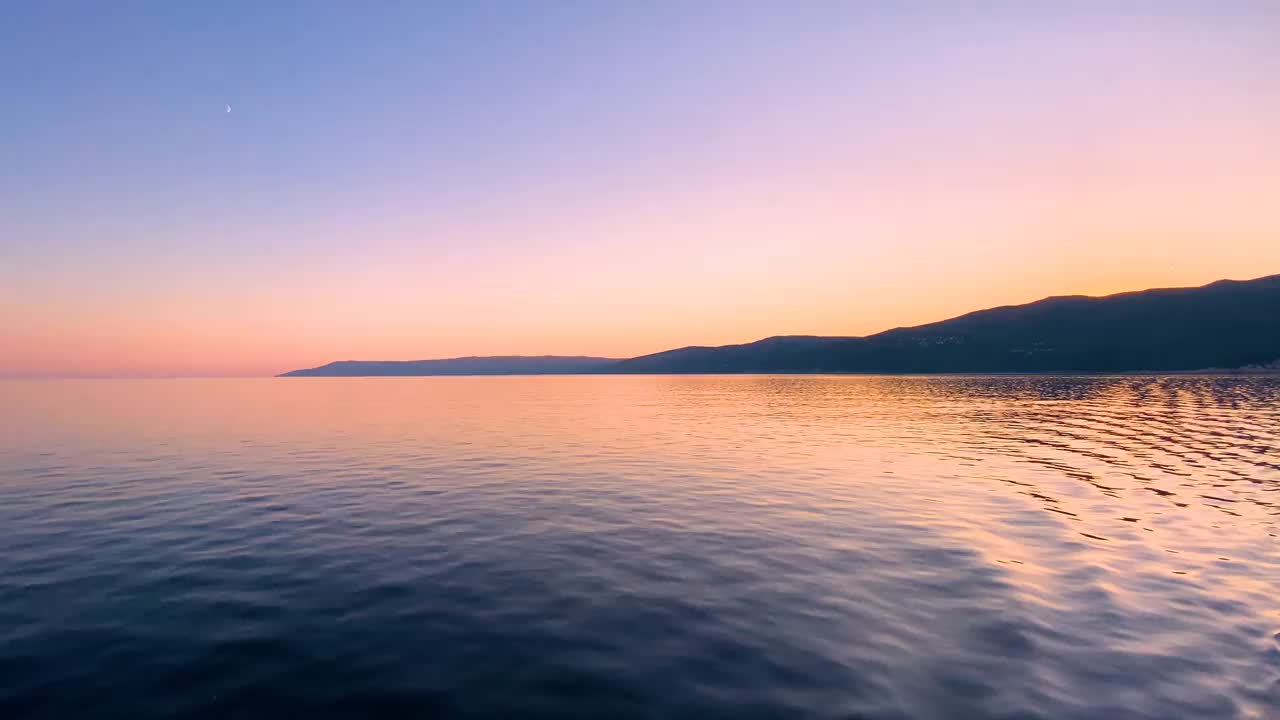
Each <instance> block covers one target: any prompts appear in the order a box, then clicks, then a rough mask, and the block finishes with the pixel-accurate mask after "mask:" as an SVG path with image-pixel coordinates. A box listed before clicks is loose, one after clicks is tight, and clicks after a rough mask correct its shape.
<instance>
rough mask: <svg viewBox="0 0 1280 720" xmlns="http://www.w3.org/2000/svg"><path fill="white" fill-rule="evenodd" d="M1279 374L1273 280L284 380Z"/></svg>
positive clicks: (383, 364)
mask: <svg viewBox="0 0 1280 720" xmlns="http://www.w3.org/2000/svg"><path fill="white" fill-rule="evenodd" d="M1199 370H1236V371H1246V372H1248V371H1253V372H1267V371H1277V370H1280V275H1271V276H1268V277H1263V278H1258V279H1256V280H1247V281H1234V280H1221V281H1218V282H1215V283H1210V284H1208V285H1204V286H1201V287H1194V288H1162V289H1155V290H1143V291H1139V292H1128V293H1120V294H1116V295H1107V296H1105V297H1086V296H1066V297H1051V298H1047V299H1044V300H1040V301H1037V302H1033V303H1027V304H1025V305H1010V306H1005V307H998V308H991V309H987V310H979V311H977V312H972V313H969V314H966V315H961V316H959V317H955V318H951V319H949V320H943V321H941V322H936V323H931V324H928V325H920V326H916V327H910V328H896V329H893V330H888V331H885V332H882V333H878V334H875V335H868V336H866V337H818V336H811V335H790V336H778V337H771V338H766V339H764V340H759V341H756V342H753V343H746V344H742V345H724V346H719V347H701V346H694V347H684V348H678V349H674V350H667V351H664V352H659V353H654V354H651V355H642V356H640V357H634V358H627V359H615V358H598V357H560V356H541V357H522V356H507V357H465V358H450V359H443V360H414V361H352V360H349V361H341V362H334V363H330V364H328V365H324V366H321V367H317V368H310V369H306V370H294V371H292V372H288V373H284V376H290V377H298V376H324V377H333V376H386V375H398V376H406V375H549V374H579V373H613V374H628V373H631V374H634V373H1024V372H1116V373H1121V372H1143V371H1151V372H1191V371H1199Z"/></svg>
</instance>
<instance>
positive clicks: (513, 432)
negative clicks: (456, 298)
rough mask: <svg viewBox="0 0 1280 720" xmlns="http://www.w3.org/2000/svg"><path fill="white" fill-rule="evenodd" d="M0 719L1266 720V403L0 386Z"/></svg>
mask: <svg viewBox="0 0 1280 720" xmlns="http://www.w3.org/2000/svg"><path fill="white" fill-rule="evenodd" d="M0 430H3V433H2V434H0V547H2V548H3V549H4V551H3V553H0V716H3V717H41V718H46V717H47V718H63V717H72V716H75V717H121V718H145V717H168V716H175V715H183V716H207V717H279V716H281V715H283V714H285V713H292V712H303V713H308V714H309V715H311V716H317V715H320V716H334V717H358V716H375V715H376V716H414V717H424V716H436V717H441V716H443V717H514V716H519V717H619V718H622V717H698V718H708V717H725V718H750V717H824V718H825V717H829V718H1036V717H1043V718H1082V719H1083V718H1090V719H1092V718H1159V719H1161V720H1165V719H1167V718H1232V717H1241V718H1273V717H1280V636H1278V634H1277V633H1280V600H1278V598H1280V553H1278V552H1277V550H1278V547H1277V526H1278V524H1280V523H1278V520H1280V505H1278V503H1280V492H1278V491H1280V379H1275V378H1270V379H1269V378H1258V377H1254V378H1244V377H1117V378H1093V377H998V378H991V377H984V378H974V377H939V378H920V377H883V378H878V377H750V376H748V377H545V378H403V379H402V378H396V379H332V380H330V379H290V380H216V381H213V380H211V381H67V382H6V383H0Z"/></svg>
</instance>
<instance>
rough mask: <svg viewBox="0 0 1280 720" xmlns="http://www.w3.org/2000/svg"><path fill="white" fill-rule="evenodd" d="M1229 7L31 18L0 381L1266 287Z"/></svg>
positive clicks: (1246, 51)
mask: <svg viewBox="0 0 1280 720" xmlns="http://www.w3.org/2000/svg"><path fill="white" fill-rule="evenodd" d="M1227 5H1228V7H1223V6H1220V5H1216V4H1211V3H1203V4H1200V5H1198V6H1196V5H1191V4H1180V3H1170V4H1163V3H1151V4H1149V5H1148V6H1146V9H1145V10H1143V11H1139V10H1133V9H1130V10H1125V11H1119V10H1114V9H1111V8H1112V7H1113V6H1112V5H1111V4H1108V3H1080V4H1074V3H1072V4H1063V8H1062V9H1060V10H1058V11H1055V12H1050V11H1046V10H1041V9H1036V10H1029V9H1026V10H1023V9H1016V8H1012V7H1011V8H1006V9H1001V10H997V9H994V8H991V9H988V10H987V11H986V12H985V13H983V14H975V12H974V11H973V10H968V11H966V14H965V15H964V16H963V18H960V17H959V16H955V15H952V14H949V11H948V10H947V9H946V8H947V7H948V6H947V5H945V4H937V5H935V6H934V7H933V10H931V11H929V12H925V11H924V10H922V9H921V10H910V11H908V10H899V9H894V8H896V7H899V6H898V5H896V4H890V3H884V4H880V6H876V5H875V4H864V3H834V4H830V5H821V4H816V3H814V4H809V6H808V10H807V11H805V12H797V11H795V9H794V8H790V7H789V6H788V4H784V3H775V4H772V6H770V5H767V4H756V3H747V4H739V3H725V4H717V3H659V4H655V5H649V4H646V5H645V6H644V7H640V6H635V7H626V6H624V5H620V4H610V3H602V4H598V5H592V4H558V3H546V4H543V3H531V4H529V5H527V6H523V7H521V6H518V5H516V4H515V3H497V4H493V5H490V6H486V7H483V8H481V7H478V6H477V7H476V9H466V8H472V6H471V5H470V4H462V5H459V6H457V8H458V9H450V10H439V9H434V10H433V9H431V8H430V7H429V6H428V5H427V4H414V3H411V4H407V5H405V6H404V7H403V8H400V9H397V10H392V9H388V8H385V7H384V8H381V9H376V10H375V9H371V10H369V12H367V13H362V14H361V15H360V19H359V21H358V22H355V23H353V22H351V16H350V14H347V15H345V16H340V15H339V14H338V13H336V12H330V11H328V10H324V9H321V8H319V7H312V6H310V5H300V6H297V8H296V9H295V10H294V11H285V10H280V9H276V10H266V9H260V8H259V7H258V5H257V4H255V3H213V4H207V5H200V6H197V5H195V4H191V3H180V4H153V5H152V6H150V7H149V8H147V11H146V12H145V13H144V12H143V11H142V10H141V9H138V8H133V9H122V8H113V7H112V8H109V7H107V6H105V5H104V6H99V7H93V8H89V7H86V8H85V9H82V10H79V11H75V12H73V11H72V10H70V9H67V8H53V7H46V6H45V5H44V4H40V3H34V4H27V6H26V7H24V8H21V9H11V10H10V11H9V12H8V16H9V21H8V22H6V23H4V27H2V28H0V84H3V86H4V87H5V88H7V89H8V90H7V95H8V97H7V99H6V109H5V111H4V113H3V114H0V158H3V161H2V162H0V313H2V314H3V317H4V320H5V321H4V324H3V326H0V376H63V375H66V376H117V375H119V376H168V375H267V374H273V373H278V372H282V371H285V370H289V369H292V368H299V367H308V366H313V365H318V364H321V363H325V362H328V361H331V360H339V359H418V358H433V357H450V356H459V355H491V354H584V355H588V354H589V355H605V356H616V357H624V356H631V355H637V354H642V353H648V352H654V351H658V350H663V349H667V348H672V347H679V346H683V345H690V344H703V345H710V344H724V343H734V342H745V341H751V340H755V339H759V338H761V337H765V336H769V335H776V334H823V335H862V334H867V333H872V332H876V331H879V330H884V329H887V328H891V327H895V326H900V325H911V324H919V323H923V322H929V321H933V320H939V319H943V318H946V317H950V316H953V315H957V314H960V313H963V312H967V311H970V310H975V309H979V308H983V307H990V306H994V305H1002V304H1010V303H1019V302H1027V301H1031V300H1035V299H1038V298H1041V297H1044V296H1048V295H1060V294H1105V293H1110V292H1118V291H1125V290H1135V289H1141V288H1147V287H1161V286H1176V285H1199V284H1203V283H1206V282H1210V281H1213V280H1217V279H1222V278H1236V279H1245V278H1252V277H1257V276H1261V275H1267V274H1272V273H1277V272H1280V191H1278V189H1280V131H1278V130H1277V129H1278V128H1280V81H1278V80H1277V78H1280V5H1277V4H1275V3H1255V4H1249V3H1228V4H1227ZM770 7H772V9H770ZM913 7H914V6H913ZM921 7H923V6H921ZM1037 7H1038V6H1037ZM1134 7H1139V6H1134ZM1175 8H1176V9H1175ZM783 9H786V10H787V12H783ZM15 10H16V12H15ZM15 14H16V16H17V17H16V18H15V17H14V16H15ZM224 107H226V108H232V107H233V108H234V109H235V110H234V112H229V111H224Z"/></svg>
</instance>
